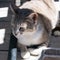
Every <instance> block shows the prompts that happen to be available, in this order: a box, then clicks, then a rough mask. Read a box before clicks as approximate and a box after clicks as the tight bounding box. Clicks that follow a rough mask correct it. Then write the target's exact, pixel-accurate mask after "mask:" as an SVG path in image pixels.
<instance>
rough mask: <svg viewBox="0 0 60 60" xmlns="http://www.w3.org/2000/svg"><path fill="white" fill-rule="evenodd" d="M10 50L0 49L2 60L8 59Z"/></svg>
mask: <svg viewBox="0 0 60 60" xmlns="http://www.w3.org/2000/svg"><path fill="white" fill-rule="evenodd" d="M7 56H8V52H7V51H0V60H7Z"/></svg>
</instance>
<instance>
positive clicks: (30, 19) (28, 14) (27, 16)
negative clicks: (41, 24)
mask: <svg viewBox="0 0 60 60" xmlns="http://www.w3.org/2000/svg"><path fill="white" fill-rule="evenodd" d="M12 18H13V19H12V22H11V25H12V30H13V32H14V34H15V35H17V34H18V33H20V34H23V33H24V32H33V31H35V30H36V29H37V28H36V26H37V22H38V14H37V13H35V12H34V11H32V10H29V9H18V10H17V11H16V12H15V15H14V16H13V17H12Z"/></svg>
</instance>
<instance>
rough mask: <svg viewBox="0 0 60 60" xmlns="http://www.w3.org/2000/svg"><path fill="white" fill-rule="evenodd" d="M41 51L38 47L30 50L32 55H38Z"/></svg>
mask: <svg viewBox="0 0 60 60" xmlns="http://www.w3.org/2000/svg"><path fill="white" fill-rule="evenodd" d="M39 54H40V53H39V50H38V49H35V50H31V51H30V55H32V56H38V55H39Z"/></svg>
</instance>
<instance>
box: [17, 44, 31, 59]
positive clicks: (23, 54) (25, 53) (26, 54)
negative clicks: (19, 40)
mask: <svg viewBox="0 0 60 60" xmlns="http://www.w3.org/2000/svg"><path fill="white" fill-rule="evenodd" d="M18 46H19V48H20V50H21V58H23V59H27V58H29V57H30V52H29V51H28V49H27V47H26V46H24V45H22V44H19V45H18Z"/></svg>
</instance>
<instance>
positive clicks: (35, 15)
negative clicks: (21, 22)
mask: <svg viewBox="0 0 60 60" xmlns="http://www.w3.org/2000/svg"><path fill="white" fill-rule="evenodd" d="M29 17H30V18H31V19H32V20H33V22H34V23H36V22H37V19H38V14H37V13H31V14H30V15H29Z"/></svg>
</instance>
